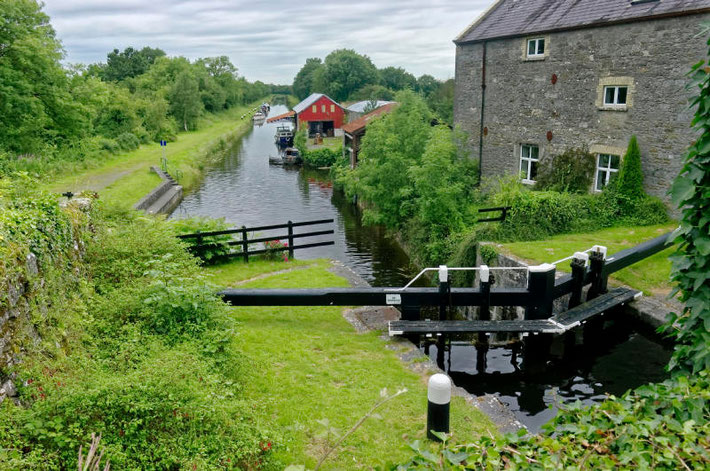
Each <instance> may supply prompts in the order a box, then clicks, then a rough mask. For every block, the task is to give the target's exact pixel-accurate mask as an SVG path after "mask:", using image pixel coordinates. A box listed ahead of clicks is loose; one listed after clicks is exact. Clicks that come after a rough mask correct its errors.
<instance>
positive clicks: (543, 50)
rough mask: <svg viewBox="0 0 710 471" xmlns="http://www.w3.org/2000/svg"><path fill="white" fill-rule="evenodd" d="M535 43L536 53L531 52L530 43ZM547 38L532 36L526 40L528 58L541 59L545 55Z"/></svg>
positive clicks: (526, 55)
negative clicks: (540, 50)
mask: <svg viewBox="0 0 710 471" xmlns="http://www.w3.org/2000/svg"><path fill="white" fill-rule="evenodd" d="M532 42H534V43H535V53H534V54H530V43H532ZM540 42H542V52H538V50H539V49H540ZM546 46H547V45H546V44H545V38H544V37H543V38H530V39H528V40H527V41H526V42H525V57H527V58H528V59H539V58H542V57H545V47H546Z"/></svg>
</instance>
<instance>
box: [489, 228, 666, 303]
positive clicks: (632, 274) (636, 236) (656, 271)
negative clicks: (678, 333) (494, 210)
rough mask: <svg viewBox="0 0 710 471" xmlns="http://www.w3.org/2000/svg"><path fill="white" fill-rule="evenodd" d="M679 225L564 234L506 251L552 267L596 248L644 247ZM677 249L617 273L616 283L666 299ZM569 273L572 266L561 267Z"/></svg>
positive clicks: (507, 247) (511, 245) (516, 244)
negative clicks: (643, 244) (561, 260)
mask: <svg viewBox="0 0 710 471" xmlns="http://www.w3.org/2000/svg"><path fill="white" fill-rule="evenodd" d="M675 227H677V224H663V225H656V226H645V227H614V228H611V229H604V230H601V231H597V232H591V233H586V234H564V235H559V236H554V237H551V238H549V239H545V240H540V241H533V242H513V243H508V244H503V246H502V247H503V250H504V251H505V252H509V253H511V254H513V255H516V256H518V257H521V258H524V259H525V260H527V261H529V262H531V263H549V262H554V261H555V260H559V259H561V258H564V257H567V256H569V255H571V254H573V253H574V252H577V251H582V250H586V249H588V248H590V247H592V246H593V245H605V246H606V247H607V248H608V250H609V254H613V253H615V252H618V251H619V250H623V249H626V248H629V247H633V246H635V245H638V244H640V243H641V242H644V241H646V240H649V239H652V238H654V237H657V236H659V235H661V234H664V233H666V232H670V231H672V230H673V229H675ZM672 251H673V249H672V248H669V249H666V250H664V251H663V252H660V253H657V254H656V255H654V256H653V257H649V258H647V259H646V260H643V261H642V262H639V263H636V264H634V265H632V266H630V267H628V268H625V269H624V270H621V271H619V272H617V273H616V274H615V275H614V277H613V278H614V279H615V280H617V281H620V282H621V283H624V284H626V285H628V286H631V287H633V288H636V289H640V290H642V291H643V292H644V293H646V294H656V295H666V294H668V293H669V292H670V290H671V284H670V271H671V262H670V261H669V260H668V256H669V255H670V254H671V253H672ZM558 268H559V269H561V270H568V268H569V265H568V264H566V263H562V264H560V265H559V267H558Z"/></svg>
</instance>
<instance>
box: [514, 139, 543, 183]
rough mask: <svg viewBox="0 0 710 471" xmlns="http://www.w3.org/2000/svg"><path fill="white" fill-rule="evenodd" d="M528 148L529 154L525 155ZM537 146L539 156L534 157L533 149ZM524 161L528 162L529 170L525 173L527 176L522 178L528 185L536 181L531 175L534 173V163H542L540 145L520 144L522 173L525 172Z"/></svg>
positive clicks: (520, 167) (520, 168)
mask: <svg viewBox="0 0 710 471" xmlns="http://www.w3.org/2000/svg"><path fill="white" fill-rule="evenodd" d="M526 148H527V150H528V152H527V154H528V155H527V156H525V155H524V154H525V149H526ZM533 148H536V149H537V157H532V149H533ZM523 161H525V162H527V163H528V170H527V172H526V173H525V176H523V178H522V182H523V183H526V184H528V185H532V184H534V183H535V180H533V179H532V178H530V177H531V173H532V164H533V162H535V164H537V165H539V164H540V146H538V145H537V144H520V165H519V167H518V168H519V170H520V173H523Z"/></svg>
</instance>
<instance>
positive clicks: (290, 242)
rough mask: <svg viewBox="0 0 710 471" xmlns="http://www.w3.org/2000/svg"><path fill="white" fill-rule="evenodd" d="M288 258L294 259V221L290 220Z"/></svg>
mask: <svg viewBox="0 0 710 471" xmlns="http://www.w3.org/2000/svg"><path fill="white" fill-rule="evenodd" d="M288 258H289V259H293V222H292V221H289V222H288Z"/></svg>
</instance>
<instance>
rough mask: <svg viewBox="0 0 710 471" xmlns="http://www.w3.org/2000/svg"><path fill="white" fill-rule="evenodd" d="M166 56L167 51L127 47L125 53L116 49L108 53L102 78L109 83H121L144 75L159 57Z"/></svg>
mask: <svg viewBox="0 0 710 471" xmlns="http://www.w3.org/2000/svg"><path fill="white" fill-rule="evenodd" d="M163 56H165V51H163V50H162V49H158V48H155V49H153V48H151V47H144V48H143V49H141V50H136V49H133V48H132V47H127V48H126V49H124V50H123V52H121V51H119V50H118V49H114V50H113V51H112V52H109V53H108V56H107V58H106V65H105V66H104V67H103V70H102V71H101V77H102V78H103V79H104V80H106V81H109V82H120V81H122V80H125V79H127V78H132V77H137V76H139V75H142V74H144V73H145V72H146V71H147V70H148V68H149V67H150V66H151V65H152V64H153V63H154V62H155V60H156V59H157V58H158V57H163Z"/></svg>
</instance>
